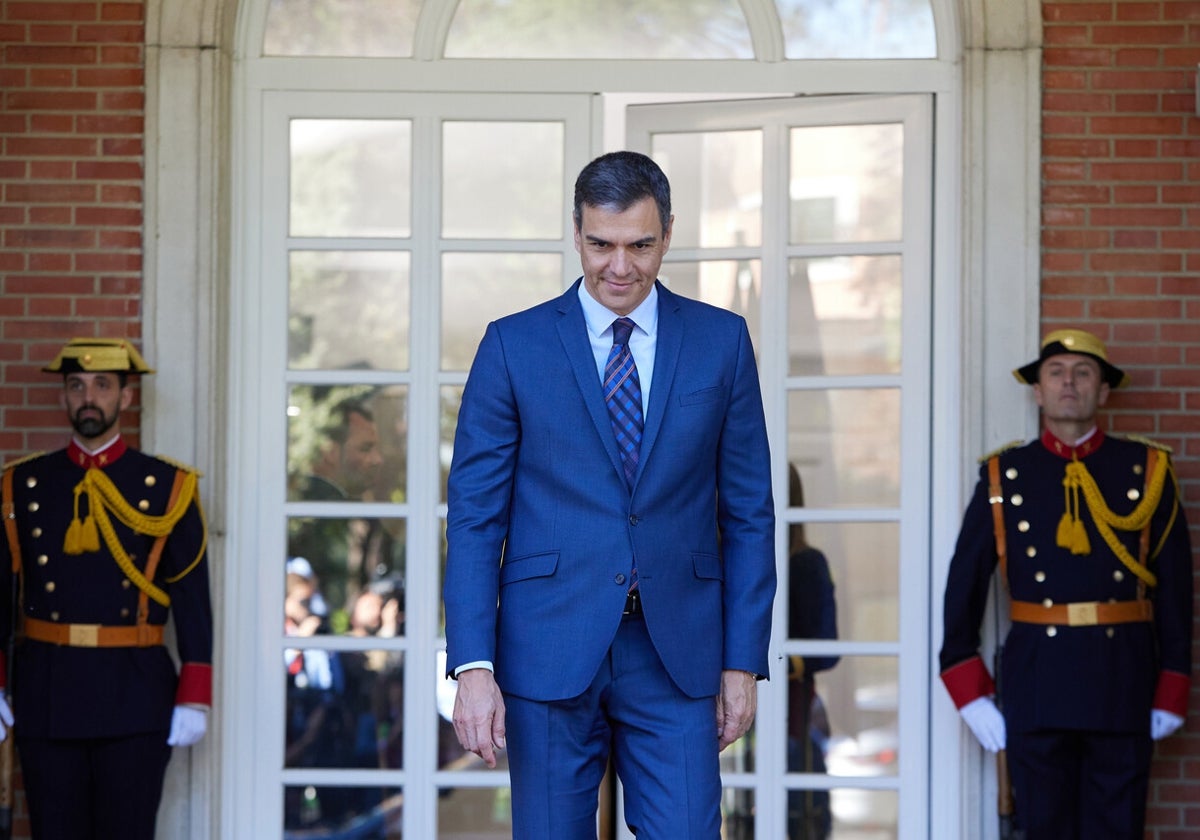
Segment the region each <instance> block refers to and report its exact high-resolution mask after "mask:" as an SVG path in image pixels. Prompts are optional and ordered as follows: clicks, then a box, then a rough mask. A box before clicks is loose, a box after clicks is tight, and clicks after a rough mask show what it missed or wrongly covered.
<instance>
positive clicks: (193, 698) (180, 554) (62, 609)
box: [0, 339, 213, 840]
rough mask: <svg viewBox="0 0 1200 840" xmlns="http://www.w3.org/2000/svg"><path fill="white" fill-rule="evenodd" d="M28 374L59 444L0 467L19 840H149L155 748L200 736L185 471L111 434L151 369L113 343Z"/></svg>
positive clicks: (3, 631) (198, 636) (83, 346)
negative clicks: (60, 411)
mask: <svg viewBox="0 0 1200 840" xmlns="http://www.w3.org/2000/svg"><path fill="white" fill-rule="evenodd" d="M44 370H46V371H48V372H51V373H57V374H60V375H62V377H63V385H64V389H63V396H62V404H63V407H64V408H65V409H66V410H67V415H68V418H69V420H70V422H71V425H72V427H73V429H74V432H75V433H74V436H73V437H72V439H71V442H70V445H69V446H67V448H66V449H61V450H59V451H57V452H52V453H49V454H45V455H35V456H31V457H29V458H25V459H23V460H21V461H18V462H17V463H15V464H10V465H9V466H8V467H6V468H5V470H4V474H3V504H4V519H5V531H6V533H5V539H3V540H0V544H2V545H3V546H4V548H3V549H2V553H0V592H2V593H3V597H0V604H3V606H2V607H0V636H2V639H3V641H4V642H5V644H4V645H3V646H0V649H3V650H12V651H13V656H12V660H13V661H12V662H11V663H10V665H11V667H10V668H6V669H0V674H3V675H5V676H7V677H9V678H11V686H9V689H10V691H6V695H7V696H11V698H12V708H11V712H10V710H9V707H8V704H7V703H6V702H4V701H3V700H0V706H2V707H3V708H0V719H2V720H3V721H4V723H5V724H7V727H12V728H13V730H14V731H15V734H16V743H17V751H18V754H19V756H20V759H21V767H22V772H23V776H24V782H25V793H26V798H27V800H28V804H29V817H30V823H31V826H32V831H33V837H34V838H35V840H85V838H88V839H90V840H115V838H121V840H153V837H154V825H155V818H156V815H157V811H158V804H159V799H160V798H161V795H162V788H163V778H164V774H165V772H166V767H167V761H168V759H169V758H170V754H171V747H173V746H190V745H192V744H194V743H196V742H197V741H198V740H200V738H201V737H203V735H204V732H205V730H206V728H207V714H208V709H209V708H210V706H211V703H212V638H213V632H212V610H211V605H210V599H209V583H208V564H207V560H206V553H205V546H206V541H207V535H206V528H205V522H204V517H203V513H202V511H201V509H200V501H199V495H198V493H197V490H196V483H197V478H198V475H197V473H196V472H195V471H193V470H191V469H190V468H188V467H185V466H182V465H180V464H176V463H174V462H171V461H167V460H165V459H161V458H156V457H152V456H149V455H145V454H143V453H141V452H139V451H137V450H135V449H131V448H129V447H128V446H127V445H126V444H125V441H124V440H123V439H122V437H121V433H120V412H121V410H122V409H124V408H127V407H128V406H129V404H130V401H131V400H132V398H133V391H132V389H131V388H130V387H129V386H128V383H127V378H128V376H129V375H131V374H146V373H152V372H153V371H151V370H150V369H149V367H147V365H146V363H145V361H144V360H143V359H142V357H141V356H140V355H139V354H138V352H137V351H136V350H135V349H134V348H133V346H132V345H130V344H129V343H128V342H127V341H124V340H105V339H73V340H72V341H71V342H70V343H69V344H68V345H67V346H66V347H65V348H64V349H63V350H62V351H61V352H60V354H59V355H58V357H57V358H56V359H55V360H54V362H53V363H52V364H51V365H50V366H49V367H46V368H44ZM14 573H15V574H14ZM10 593H11V594H12V597H10ZM14 601H17V602H18V603H19V607H18V608H17V610H16V614H15V615H14V614H13V613H14V610H13V607H12V604H13V602H14ZM168 611H170V614H171V615H172V616H173V617H174V624H175V639H176V642H177V648H178V655H179V660H180V662H181V665H180V666H179V667H178V668H177V667H176V664H175V661H174V660H173V659H172V657H171V655H170V653H169V652H168V650H167V648H166V647H165V646H164V644H163V634H164V625H165V624H166V623H167V616H168ZM14 633H15V636H14V638H13V641H14V642H15V644H14V645H12V646H10V645H9V644H8V641H9V637H10V636H12V635H13V634H14ZM14 721H15V723H14ZM7 727H6V728H5V732H4V736H5V737H7V735H8V729H7Z"/></svg>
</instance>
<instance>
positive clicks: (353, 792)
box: [283, 785, 404, 840]
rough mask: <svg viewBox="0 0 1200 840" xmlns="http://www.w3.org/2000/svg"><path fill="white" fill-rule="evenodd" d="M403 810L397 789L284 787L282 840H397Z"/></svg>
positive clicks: (399, 837) (400, 794) (402, 797)
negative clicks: (325, 839) (326, 839)
mask: <svg viewBox="0 0 1200 840" xmlns="http://www.w3.org/2000/svg"><path fill="white" fill-rule="evenodd" d="M403 806H404V794H403V793H402V792H401V791H400V790H399V789H398V788H380V787H331V786H328V785H322V786H316V785H288V786H287V787H285V788H284V789H283V826H284V831H283V840H324V838H329V840H346V838H350V837H354V838H361V840H368V838H369V840H401V837H402V836H403V835H402V834H401V829H402V827H401V820H402V817H403V814H404V807H403Z"/></svg>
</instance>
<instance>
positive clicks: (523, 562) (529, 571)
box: [500, 551, 558, 586]
mask: <svg viewBox="0 0 1200 840" xmlns="http://www.w3.org/2000/svg"><path fill="white" fill-rule="evenodd" d="M556 568H558V552H557V551H548V552H546V553H544V554H525V555H522V556H521V557H505V558H504V565H502V566H501V567H500V585H501V586H504V585H505V584H506V583H513V582H514V581H518V580H528V579H529V578H535V577H548V576H549V575H552V574H554V570H555V569H556Z"/></svg>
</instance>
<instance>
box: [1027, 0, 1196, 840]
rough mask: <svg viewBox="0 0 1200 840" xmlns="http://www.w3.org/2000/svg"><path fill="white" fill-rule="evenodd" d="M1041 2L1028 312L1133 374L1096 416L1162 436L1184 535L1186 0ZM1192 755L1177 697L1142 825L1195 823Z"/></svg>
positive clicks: (1192, 425) (1191, 19)
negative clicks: (1173, 727)
mask: <svg viewBox="0 0 1200 840" xmlns="http://www.w3.org/2000/svg"><path fill="white" fill-rule="evenodd" d="M1042 11H1043V22H1044V40H1045V50H1044V60H1043V71H1044V75H1043V97H1042V119H1043V125H1042V184H1043V198H1042V261H1043V279H1042V323H1043V326H1044V328H1046V329H1053V328H1056V327H1062V326H1074V325H1084V326H1087V327H1090V328H1092V329H1094V330H1095V331H1096V332H1097V333H1099V334H1100V336H1101V337H1102V338H1104V339H1105V340H1106V341H1108V343H1109V350H1110V354H1111V355H1112V356H1113V357H1114V360H1119V363H1121V364H1122V365H1123V366H1125V367H1126V368H1127V369H1128V370H1129V371H1130V373H1131V374H1132V375H1133V385H1132V387H1131V388H1130V389H1129V390H1128V391H1120V392H1117V393H1116V394H1115V396H1114V398H1113V399H1111V400H1110V402H1109V407H1110V409H1111V411H1110V414H1109V421H1108V422H1109V425H1110V426H1111V427H1112V428H1114V429H1115V430H1117V431H1120V432H1134V433H1139V434H1143V435H1147V436H1150V437H1153V438H1156V439H1158V440H1161V441H1163V442H1165V443H1167V444H1169V445H1170V446H1172V447H1173V448H1174V450H1175V463H1176V468H1177V470H1178V473H1179V477H1180V479H1181V480H1182V482H1183V494H1184V498H1185V501H1186V502H1187V503H1188V506H1189V508H1190V515H1191V521H1192V541H1193V544H1194V545H1196V546H1197V547H1198V548H1200V118H1198V117H1197V116H1196V110H1195V109H1196V98H1195V84H1196V67H1197V64H1198V63H1200V0H1117V2H1114V0H1054V2H1045V3H1043V5H1042ZM1114 678H1118V677H1117V676H1115V675H1114ZM1192 697H1193V702H1192V704H1191V707H1192V709H1194V710H1197V711H1200V702H1197V700H1200V690H1198V689H1193V693H1192ZM1198 758H1200V714H1196V713H1193V715H1192V719H1191V720H1190V721H1189V723H1188V726H1187V728H1186V730H1185V731H1184V732H1183V733H1182V734H1178V735H1176V736H1174V737H1172V738H1170V739H1168V740H1166V741H1163V742H1162V743H1160V744H1159V745H1158V748H1157V757H1156V759H1155V764H1154V781H1153V783H1152V789H1151V794H1150V806H1149V818H1148V826H1147V827H1148V830H1147V837H1153V838H1155V840H1176V838H1184V837H1195V836H1197V834H1198V833H1200V770H1198V767H1200V762H1198V761H1197V759H1198Z"/></svg>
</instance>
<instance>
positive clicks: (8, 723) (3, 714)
mask: <svg viewBox="0 0 1200 840" xmlns="http://www.w3.org/2000/svg"><path fill="white" fill-rule="evenodd" d="M0 721H3V722H4V726H3V727H0V741H3V740H4V739H5V738H7V737H8V733H9V730H11V729H12V725H13V713H12V709H10V708H9V707H8V701H7V700H5V699H4V695H2V694H0Z"/></svg>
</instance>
